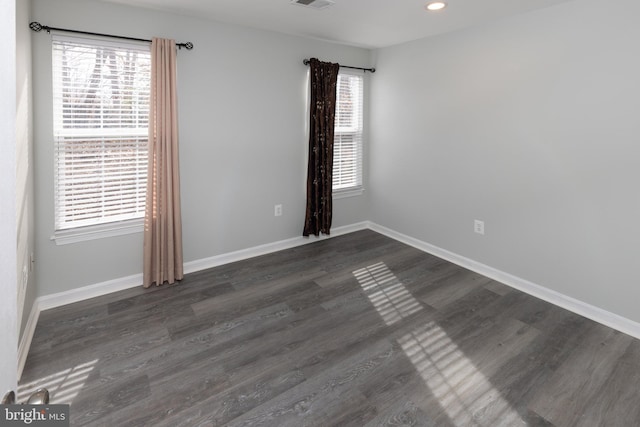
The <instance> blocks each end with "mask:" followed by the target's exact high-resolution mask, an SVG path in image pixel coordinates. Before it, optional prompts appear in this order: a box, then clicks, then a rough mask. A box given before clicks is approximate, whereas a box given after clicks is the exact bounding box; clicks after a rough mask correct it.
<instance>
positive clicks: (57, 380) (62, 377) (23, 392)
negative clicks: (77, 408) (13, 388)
mask: <svg viewBox="0 0 640 427" xmlns="http://www.w3.org/2000/svg"><path fill="white" fill-rule="evenodd" d="M98 360H99V359H95V360H92V361H90V362H87V363H83V364H81V365H77V366H74V367H73V368H69V369H65V370H63V371H60V372H57V373H55V374H52V375H48V376H46V377H43V378H40V379H37V380H35V381H32V382H30V383H26V384H22V385H20V386H19V387H18V402H26V401H27V399H29V396H31V393H33V392H34V391H36V390H37V389H39V388H46V389H47V390H49V396H50V400H49V403H52V404H53V403H69V404H70V403H72V402H73V399H74V398H75V397H76V396H77V395H78V393H79V392H80V390H82V387H83V386H84V383H85V382H86V381H87V378H89V374H90V373H91V371H93V369H94V367H95V365H96V363H98Z"/></svg>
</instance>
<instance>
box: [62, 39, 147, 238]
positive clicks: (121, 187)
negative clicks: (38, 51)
mask: <svg viewBox="0 0 640 427" xmlns="http://www.w3.org/2000/svg"><path fill="white" fill-rule="evenodd" d="M150 77H151V62H150V48H149V45H148V44H136V43H130V42H121V41H117V42H114V41H111V40H109V41H105V40H100V39H91V38H79V37H69V36H61V35H54V36H53V104H54V105H53V113H54V120H53V127H54V129H53V131H54V144H55V179H54V185H55V226H56V230H66V229H71V228H76V227H83V226H89V225H97V224H105V223H110V222H115V221H123V220H129V219H134V218H142V217H143V216H144V209H145V193H146V181H147V178H146V177H147V139H148V120H149V87H150Z"/></svg>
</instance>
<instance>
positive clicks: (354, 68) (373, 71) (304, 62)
mask: <svg viewBox="0 0 640 427" xmlns="http://www.w3.org/2000/svg"><path fill="white" fill-rule="evenodd" d="M302 63H303V64H304V65H309V60H308V59H303V60H302ZM340 68H351V69H352V70H362V71H369V72H370V73H375V72H376V69H375V68H362V67H351V66H349V65H340Z"/></svg>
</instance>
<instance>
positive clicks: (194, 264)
mask: <svg viewBox="0 0 640 427" xmlns="http://www.w3.org/2000/svg"><path fill="white" fill-rule="evenodd" d="M367 228H369V223H368V222H359V223H356V224H351V225H345V226H342V227H336V228H333V229H332V230H331V235H329V236H325V235H320V237H316V236H310V237H302V236H300V237H293V238H291V239H285V240H280V241H277V242H273V243H267V244H264V245H259V246H254V247H252V248H247V249H241V250H239V251H234V252H229V253H226V254H222V255H216V256H212V257H210V258H203V259H199V260H196V261H190V262H186V263H185V264H184V272H185V273H194V272H196V271H201V270H206V269H207V268H212V267H218V266H220V265H223V264H228V263H231V262H236V261H242V260H244V259H248V258H253V257H257V256H260V255H266V254H269V253H272V252H277V251H281V250H284V249H290V248H294V247H296V246H302V245H306V244H309V243H313V242H317V241H319V240H324V239H329V238H331V237H336V236H341V235H343V234H348V233H352V232H354V231H359V230H365V229H367Z"/></svg>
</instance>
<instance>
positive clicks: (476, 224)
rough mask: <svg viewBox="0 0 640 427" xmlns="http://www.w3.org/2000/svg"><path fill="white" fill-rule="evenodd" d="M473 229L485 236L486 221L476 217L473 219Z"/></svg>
mask: <svg viewBox="0 0 640 427" xmlns="http://www.w3.org/2000/svg"><path fill="white" fill-rule="evenodd" d="M473 231H475V232H476V233H478V234H482V235H483V236H484V221H480V220H479V219H476V220H474V221H473Z"/></svg>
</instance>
